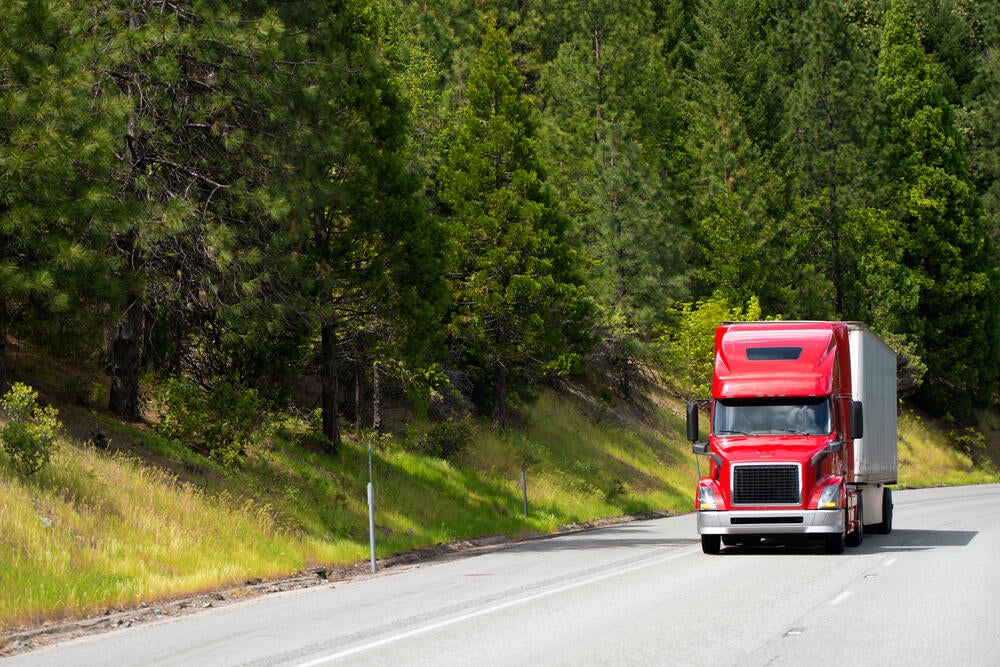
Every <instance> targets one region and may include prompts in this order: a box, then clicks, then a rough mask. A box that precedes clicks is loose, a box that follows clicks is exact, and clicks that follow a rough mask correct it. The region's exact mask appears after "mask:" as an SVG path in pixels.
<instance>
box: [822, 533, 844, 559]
mask: <svg viewBox="0 0 1000 667" xmlns="http://www.w3.org/2000/svg"><path fill="white" fill-rule="evenodd" d="M826 552H827V553H828V554H842V553H844V534H843V533H833V534H831V535H827V536H826Z"/></svg>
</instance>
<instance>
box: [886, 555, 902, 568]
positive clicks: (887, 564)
mask: <svg viewBox="0 0 1000 667" xmlns="http://www.w3.org/2000/svg"><path fill="white" fill-rule="evenodd" d="M897 560H899V559H898V558H896V557H895V556H893V557H892V558H890V559H889V560H887V561H886V562H885V566H886V567H889V566H890V565H894V564H895V563H896V561H897Z"/></svg>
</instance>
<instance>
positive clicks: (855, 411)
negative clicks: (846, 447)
mask: <svg viewBox="0 0 1000 667" xmlns="http://www.w3.org/2000/svg"><path fill="white" fill-rule="evenodd" d="M863 437H865V411H864V408H862V406H861V401H851V438H852V439H857V438H863Z"/></svg>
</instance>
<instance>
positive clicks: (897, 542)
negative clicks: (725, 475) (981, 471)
mask: <svg viewBox="0 0 1000 667" xmlns="http://www.w3.org/2000/svg"><path fill="white" fill-rule="evenodd" d="M977 534H978V533H977V532H976V531H972V530H911V529H896V530H893V531H892V533H890V534H889V535H866V536H865V539H864V541H863V542H862V543H861V546H859V547H857V548H850V547H848V548H847V549H846V550H845V551H844V554H845V555H848V556H849V555H851V554H874V553H887V552H903V551H926V550H929V549H938V548H941V547H964V546H968V544H969V542H971V541H972V538H974V537H975V536H976V535H977ZM722 553H723V554H729V555H736V554H751V553H753V554H786V555H795V556H804V555H817V556H825V555H827V553H826V550H825V548H824V547H823V543H822V542H821V541H815V540H813V541H810V540H804V539H802V538H797V539H796V538H792V539H790V540H789V541H787V542H784V543H782V542H778V541H771V540H765V541H763V542H761V543H760V544H759V545H756V546H744V545H735V546H728V547H726V548H725V549H724V550H723V551H722Z"/></svg>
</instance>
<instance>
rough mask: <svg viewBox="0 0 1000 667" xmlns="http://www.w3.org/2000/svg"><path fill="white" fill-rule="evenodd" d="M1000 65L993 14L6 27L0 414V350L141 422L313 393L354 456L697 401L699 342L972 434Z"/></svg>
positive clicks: (549, 8) (286, 8)
mask: <svg viewBox="0 0 1000 667" xmlns="http://www.w3.org/2000/svg"><path fill="white" fill-rule="evenodd" d="M998 47H1000V3H997V2H994V1H988V0H982V1H976V0H929V1H928V0H713V1H712V2H707V1H699V0H477V1H471V2H470V1H469V0H420V1H415V0H271V1H265V0H248V1H240V2H234V1H232V0H100V1H99V2H83V1H82V0H6V1H5V2H3V3H2V4H0V388H4V389H5V388H6V387H8V386H10V384H11V383H12V381H13V380H14V377H13V375H14V373H13V370H12V369H11V368H10V365H9V363H8V359H9V356H10V355H9V351H8V349H7V348H8V347H9V346H10V344H11V341H18V342H19V343H20V342H24V343H27V344H30V345H32V346H34V347H36V348H38V349H42V350H47V351H50V352H51V353H53V354H57V355H60V356H64V357H70V358H79V359H87V360H93V361H96V362H98V363H100V364H101V365H102V366H103V367H104V368H105V369H106V371H107V373H108V375H109V377H110V394H109V396H108V400H109V405H108V407H109V409H110V410H111V411H112V412H113V413H114V414H116V415H117V416H118V417H120V418H121V419H123V420H126V421H138V420H139V419H140V418H141V413H142V411H143V404H144V401H147V400H148V396H146V394H147V392H148V389H146V387H148V386H157V387H161V388H162V389H161V391H162V392H163V394H164V395H168V396H173V397H174V398H175V400H180V399H178V398H177V397H184V396H187V397H189V398H190V397H191V396H197V397H202V399H204V400H209V401H214V402H215V404H216V405H222V406H223V407H222V411H229V410H231V411H233V412H235V411H238V410H241V409H244V408H246V407H247V405H251V407H253V406H272V407H274V408H276V409H280V407H281V406H284V405H287V404H288V402H289V400H290V396H291V395H292V392H293V390H294V389H295V388H296V387H301V386H302V385H303V382H304V380H306V379H310V380H311V381H312V382H311V384H309V386H312V387H315V393H316V396H315V397H314V405H315V406H317V411H316V413H317V415H319V418H320V419H319V420H318V424H319V426H318V427H319V428H321V430H322V434H323V435H324V436H325V438H326V439H327V440H328V441H329V445H330V447H331V448H332V451H333V452H336V451H337V448H338V446H339V444H340V439H341V429H342V427H343V422H344V421H345V420H346V421H348V422H350V423H352V424H354V426H355V427H358V428H360V427H362V426H364V427H365V428H374V429H375V430H380V429H381V428H382V412H383V406H384V404H385V403H386V402H387V401H390V400H393V401H400V400H403V399H404V398H405V399H406V400H407V401H408V402H409V403H410V404H412V405H413V406H414V407H415V408H417V409H418V410H420V411H422V412H423V413H424V414H427V415H430V416H431V417H441V416H442V415H446V414H451V413H454V412H456V411H457V412H466V413H467V412H476V413H479V414H481V415H483V416H484V417H486V418H487V419H489V420H492V422H493V424H494V425H496V426H497V427H503V426H504V425H505V424H506V422H507V419H508V415H507V410H508V407H509V406H510V405H511V403H512V401H514V400H515V399H516V397H518V396H522V395H525V393H526V392H527V393H529V394H530V391H531V388H532V387H533V386H536V385H537V384H538V383H540V382H544V381H546V380H547V379H550V378H557V377H561V376H578V377H584V376H586V377H590V378H597V380H596V381H597V382H599V383H600V385H601V386H603V387H604V388H605V389H604V390H606V391H610V392H614V393H615V394H620V395H628V394H629V393H630V392H633V391H638V390H639V389H638V388H639V387H640V385H641V383H642V382H643V381H644V380H645V379H647V378H649V377H650V376H651V375H652V376H655V377H657V378H659V379H661V380H662V381H663V382H664V383H666V384H668V385H670V386H671V387H672V388H673V389H674V390H676V391H677V392H678V393H679V394H682V395H690V396H691V397H697V396H699V392H703V391H704V389H702V387H703V386H704V366H705V364H707V363H709V362H710V358H709V359H705V358H704V357H705V353H704V350H706V349H707V350H709V352H708V355H709V356H710V354H711V353H710V349H711V340H704V338H705V337H706V336H705V334H704V331H705V327H706V326H707V325H704V323H710V324H711V325H712V326H714V324H715V323H717V322H719V321H721V320H727V319H744V318H753V319H764V318H784V319H848V320H861V321H864V322H866V323H867V324H868V325H869V326H870V327H871V328H872V329H873V330H874V331H876V332H877V333H878V334H879V335H880V336H881V337H883V338H884V339H885V340H887V341H889V342H890V343H891V344H892V346H893V347H894V349H895V350H896V351H897V352H898V353H899V369H900V371H899V378H898V386H899V390H900V394H901V396H903V397H905V398H906V399H907V400H909V401H912V402H913V403H914V404H915V405H917V406H919V407H920V408H922V409H923V410H926V411H927V412H928V413H929V414H931V415H934V416H935V417H939V418H943V419H945V420H951V421H953V422H962V423H970V422H972V421H973V420H974V419H975V415H976V414H977V411H979V410H982V409H987V408H992V407H995V406H997V404H998V401H1000V393H998V377H1000V327H998V324H1000V319H998V315H1000V298H998V294H1000V290H998V287H1000V272H998V266H1000V263H998V253H997V245H996V244H997V240H998V238H1000V182H998V178H997V177H998V175H1000V50H998ZM700 323H701V324H700ZM709 330H710V329H709ZM191 400H194V399H191Z"/></svg>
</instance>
